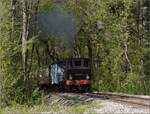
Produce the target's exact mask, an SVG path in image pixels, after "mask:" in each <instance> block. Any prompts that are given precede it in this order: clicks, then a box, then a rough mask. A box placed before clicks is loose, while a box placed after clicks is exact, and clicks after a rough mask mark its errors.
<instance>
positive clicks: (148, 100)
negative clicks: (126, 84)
mask: <svg viewBox="0 0 150 114" xmlns="http://www.w3.org/2000/svg"><path fill="white" fill-rule="evenodd" d="M84 95H86V96H91V97H94V98H102V99H109V100H112V101H115V102H123V103H128V104H132V105H139V106H144V107H147V108H150V96H140V95H128V94H119V93H111V92H98V93H84Z"/></svg>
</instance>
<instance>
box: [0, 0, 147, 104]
mask: <svg viewBox="0 0 150 114" xmlns="http://www.w3.org/2000/svg"><path fill="white" fill-rule="evenodd" d="M59 14H60V15H59ZM149 43H150V1H149V0H0V106H1V107H7V106H11V105H13V104H20V105H23V104H27V105H34V104H35V102H36V101H37V100H39V99H42V96H43V94H44V93H43V91H40V89H39V85H38V83H39V80H40V78H41V77H43V78H44V77H46V76H47V73H46V69H47V68H48V67H49V65H50V64H51V63H53V62H54V61H57V60H63V59H66V58H70V57H84V58H90V60H91V61H92V83H91V87H90V89H91V91H100V92H101V91H105V92H120V93H128V94H138V95H150V86H149V85H150V76H149V73H150V67H149V66H150V61H149V59H150V54H149V53H150V50H149V46H150V44H149Z"/></svg>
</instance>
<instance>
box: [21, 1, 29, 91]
mask: <svg viewBox="0 0 150 114" xmlns="http://www.w3.org/2000/svg"><path fill="white" fill-rule="evenodd" d="M22 9H23V12H22V13H23V17H22V19H23V25H22V67H23V76H24V83H25V89H26V88H27V80H28V74H27V43H26V42H27V38H28V16H27V0H23V1H22ZM25 92H26V91H25ZM25 94H27V92H26V93H25Z"/></svg>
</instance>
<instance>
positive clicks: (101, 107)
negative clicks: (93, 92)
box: [95, 99, 150, 114]
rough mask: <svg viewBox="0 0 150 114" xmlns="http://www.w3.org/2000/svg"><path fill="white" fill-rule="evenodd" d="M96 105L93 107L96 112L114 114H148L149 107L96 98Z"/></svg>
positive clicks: (149, 112) (149, 111) (149, 113)
mask: <svg viewBox="0 0 150 114" xmlns="http://www.w3.org/2000/svg"><path fill="white" fill-rule="evenodd" d="M96 102H97V105H98V106H97V107H96V109H95V112H96V113H106V114H110V113H111V114H116V113H120V114H122V113H129V114H135V113H136V114H137V113H138V114H143V113H146V114H150V108H145V107H140V106H135V105H130V104H125V103H120V102H113V101H110V100H100V99H97V100H96Z"/></svg>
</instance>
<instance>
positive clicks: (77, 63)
mask: <svg viewBox="0 0 150 114" xmlns="http://www.w3.org/2000/svg"><path fill="white" fill-rule="evenodd" d="M90 66H91V65H90V62H89V59H87V58H70V59H66V60H63V61H57V62H54V63H53V64H51V65H50V67H49V78H50V80H51V84H52V85H57V86H58V87H59V89H60V90H65V91H75V90H82V91H88V90H89V86H90V83H91V82H90V80H91V68H90Z"/></svg>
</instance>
